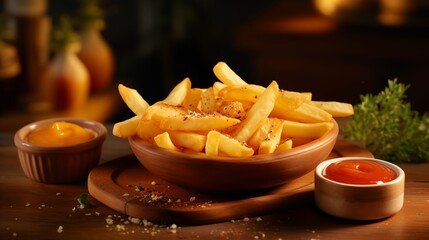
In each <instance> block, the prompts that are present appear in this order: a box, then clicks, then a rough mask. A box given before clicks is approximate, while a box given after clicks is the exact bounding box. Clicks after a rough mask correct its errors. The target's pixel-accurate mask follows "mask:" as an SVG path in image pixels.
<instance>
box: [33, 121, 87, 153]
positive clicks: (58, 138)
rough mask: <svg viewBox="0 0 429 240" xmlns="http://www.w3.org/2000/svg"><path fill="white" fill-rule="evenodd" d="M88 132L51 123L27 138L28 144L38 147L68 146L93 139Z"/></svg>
mask: <svg viewBox="0 0 429 240" xmlns="http://www.w3.org/2000/svg"><path fill="white" fill-rule="evenodd" d="M94 137H95V135H94V134H93V133H91V132H90V131H89V130H87V129H85V128H83V127H81V126H79V125H77V124H74V123H69V122H62V121H61V122H53V123H50V124H47V125H45V126H42V127H40V128H38V129H36V130H34V131H33V132H31V133H30V134H29V135H28V136H27V141H28V142H29V143H32V144H35V145H39V146H51V147H54V146H68V145H74V144H79V143H83V142H86V141H89V140H91V139H92V138H94Z"/></svg>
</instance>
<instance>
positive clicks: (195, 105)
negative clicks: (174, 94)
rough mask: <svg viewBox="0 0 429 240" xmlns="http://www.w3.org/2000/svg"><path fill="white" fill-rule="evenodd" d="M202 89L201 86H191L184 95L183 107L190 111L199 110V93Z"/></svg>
mask: <svg viewBox="0 0 429 240" xmlns="http://www.w3.org/2000/svg"><path fill="white" fill-rule="evenodd" d="M202 93H203V89H201V88H191V89H189V91H188V95H186V98H185V100H184V101H183V104H182V105H183V107H184V108H186V109H188V110H190V111H194V112H196V111H199V104H200V99H201V94H202Z"/></svg>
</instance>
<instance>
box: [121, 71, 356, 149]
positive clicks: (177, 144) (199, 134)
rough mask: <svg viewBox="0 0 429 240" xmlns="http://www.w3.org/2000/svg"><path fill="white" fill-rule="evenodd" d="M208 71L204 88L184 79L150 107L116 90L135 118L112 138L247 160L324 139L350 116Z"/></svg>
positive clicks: (273, 87) (304, 95) (341, 108)
mask: <svg viewBox="0 0 429 240" xmlns="http://www.w3.org/2000/svg"><path fill="white" fill-rule="evenodd" d="M213 72H214V73H215V75H216V77H217V78H218V79H219V80H220V82H218V81H216V82H215V83H214V84H213V85H212V86H211V87H209V88H207V89H200V88H191V81H190V79H189V78H185V79H184V80H183V81H181V82H180V83H178V84H177V85H176V86H175V87H174V88H173V90H172V91H171V92H170V93H169V95H168V96H167V97H166V98H165V99H164V100H163V101H159V102H157V103H155V104H153V105H150V106H149V104H148V103H147V102H146V101H145V100H144V99H143V97H142V96H140V95H139V94H138V92H137V91H136V90H135V89H131V88H127V87H125V86H124V85H122V84H120V85H119V86H118V89H119V92H120V94H121V97H122V98H123V100H124V102H125V103H126V104H127V106H128V107H129V108H130V109H131V110H132V111H133V112H134V113H135V114H136V115H137V116H135V117H132V118H130V119H127V120H125V121H122V122H118V123H116V124H114V126H113V135H115V136H117V137H123V138H126V137H129V136H132V135H134V134H137V135H138V136H139V137H140V138H141V139H144V140H146V141H149V142H151V143H153V144H156V145H157V146H159V147H163V148H166V149H171V150H176V151H183V152H186V153H189V154H205V155H208V156H234V157H246V156H252V155H253V154H255V151H257V154H265V153H272V152H284V151H287V150H289V149H291V148H293V147H296V146H299V145H302V144H305V143H308V142H310V141H313V140H314V139H316V138H319V137H321V136H323V135H324V134H325V133H326V132H328V131H329V130H330V129H332V127H333V125H334V122H332V121H331V120H332V118H333V117H342V116H350V115H353V106H352V105H351V104H348V103H341V102H322V101H313V100H312V93H310V92H293V91H285V90H280V89H279V86H278V84H277V82H276V81H272V82H271V84H270V85H269V86H268V87H267V88H265V87H262V86H259V85H254V84H247V83H246V82H245V81H244V80H243V79H241V78H240V77H239V76H238V75H237V74H236V73H235V72H234V71H233V70H232V69H231V68H230V67H229V66H228V65H227V64H226V63H224V62H219V63H218V64H216V65H215V66H214V68H213Z"/></svg>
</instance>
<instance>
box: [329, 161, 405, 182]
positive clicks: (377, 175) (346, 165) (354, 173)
mask: <svg viewBox="0 0 429 240" xmlns="http://www.w3.org/2000/svg"><path fill="white" fill-rule="evenodd" d="M323 175H324V176H325V177H326V178H328V179H331V180H333V181H336V182H341V183H348V184H382V183H385V182H389V181H392V180H393V179H395V178H396V177H397V174H396V173H395V172H394V171H393V170H392V169H390V168H389V167H387V166H385V165H383V164H380V163H378V162H375V161H369V160H347V161H339V162H335V163H332V164H330V165H329V166H328V167H327V168H326V169H325V173H324V174H323Z"/></svg>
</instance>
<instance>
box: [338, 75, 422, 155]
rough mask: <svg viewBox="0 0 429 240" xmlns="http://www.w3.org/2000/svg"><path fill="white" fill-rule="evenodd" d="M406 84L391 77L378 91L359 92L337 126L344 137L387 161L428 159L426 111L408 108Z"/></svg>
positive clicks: (409, 105) (407, 86)
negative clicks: (344, 119)
mask: <svg viewBox="0 0 429 240" xmlns="http://www.w3.org/2000/svg"><path fill="white" fill-rule="evenodd" d="M409 87H410V85H404V84H402V83H399V82H398V81H397V79H394V80H388V86H387V87H386V88H385V89H384V90H383V91H381V92H380V93H379V94H378V95H371V94H367V95H361V98H360V100H361V103H360V104H358V105H355V106H354V112H355V113H354V115H353V117H352V119H351V121H350V122H348V123H346V124H345V125H344V126H343V127H342V128H341V132H342V135H343V136H344V138H345V139H348V140H351V141H354V142H357V143H359V144H361V146H362V147H364V148H365V149H367V150H369V151H370V152H372V153H373V154H374V156H375V157H377V158H380V159H384V160H387V161H390V162H394V163H403V162H414V163H417V162H427V161H429V113H424V114H422V115H419V113H418V112H417V111H414V110H412V109H411V104H410V103H409V102H407V99H406V98H407V96H406V94H405V92H406V90H407V89H408V88H409Z"/></svg>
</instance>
